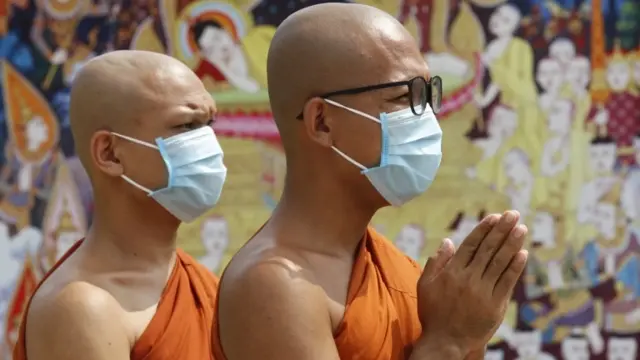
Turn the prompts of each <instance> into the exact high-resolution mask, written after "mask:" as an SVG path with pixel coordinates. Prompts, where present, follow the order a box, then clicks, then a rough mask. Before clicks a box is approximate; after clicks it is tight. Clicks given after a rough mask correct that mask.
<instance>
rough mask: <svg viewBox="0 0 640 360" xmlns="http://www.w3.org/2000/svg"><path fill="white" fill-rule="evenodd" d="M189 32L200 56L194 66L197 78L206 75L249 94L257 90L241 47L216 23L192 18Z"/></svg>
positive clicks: (258, 87)
mask: <svg viewBox="0 0 640 360" xmlns="http://www.w3.org/2000/svg"><path fill="white" fill-rule="evenodd" d="M191 31H192V32H193V38H194V39H195V41H196V43H197V45H198V49H199V51H200V56H201V59H200V62H199V63H198V65H197V66H196V68H195V69H194V71H195V73H196V75H198V77H200V79H202V80H203V81H204V80H205V79H206V78H209V80H211V81H213V82H214V83H216V84H218V85H219V84H221V83H222V84H227V83H228V84H230V85H232V86H234V87H236V88H238V89H239V90H242V91H246V92H249V93H253V92H256V91H258V90H260V85H259V84H258V83H257V82H256V81H255V80H254V79H252V78H251V76H250V75H249V68H248V65H247V59H246V58H245V55H244V51H243V50H242V46H241V45H240V44H239V42H238V40H237V39H234V38H233V35H232V34H230V33H229V32H228V31H227V30H225V29H224V28H223V27H222V26H221V25H220V24H219V23H218V22H216V21H215V20H201V21H196V22H195V23H194V24H193V25H192V28H191Z"/></svg>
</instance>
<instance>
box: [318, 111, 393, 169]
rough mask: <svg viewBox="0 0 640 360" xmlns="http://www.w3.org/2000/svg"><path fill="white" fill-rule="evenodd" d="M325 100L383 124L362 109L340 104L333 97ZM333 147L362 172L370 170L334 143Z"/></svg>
mask: <svg viewBox="0 0 640 360" xmlns="http://www.w3.org/2000/svg"><path fill="white" fill-rule="evenodd" d="M324 101H326V102H327V103H329V104H331V105H333V106H337V107H339V108H341V109H345V110H347V111H349V112H352V113H354V114H356V115H360V116H362V117H365V118H367V119H369V120H371V121H375V122H377V123H378V124H382V122H381V121H380V119H377V118H375V117H374V116H371V115H369V114H367V113H364V112H362V111H360V110H356V109H352V108H350V107H348V106H344V105H342V104H340V103H338V102H335V101H333V100H331V99H324ZM331 148H332V149H333V151H335V152H337V153H338V155H340V156H342V157H343V158H344V159H345V160H347V161H348V162H350V163H352V164H353V165H355V166H357V167H358V168H360V170H362V172H363V173H364V172H365V171H367V170H368V169H367V167H366V166H364V165H362V164H360V163H359V162H357V161H355V160H353V159H352V158H351V157H350V156H349V155H347V154H345V153H343V152H342V151H340V150H339V149H338V148H337V147H335V146H333V145H332V146H331Z"/></svg>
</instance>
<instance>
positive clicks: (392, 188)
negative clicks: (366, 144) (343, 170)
mask: <svg viewBox="0 0 640 360" xmlns="http://www.w3.org/2000/svg"><path fill="white" fill-rule="evenodd" d="M325 101H326V102H328V103H329V104H331V105H334V106H337V107H340V108H343V109H345V110H347V111H350V112H352V113H354V114H358V115H360V116H363V117H365V118H367V119H369V120H371V121H375V122H377V123H379V124H380V126H381V127H382V146H381V147H382V153H381V154H380V165H379V166H377V167H374V168H370V169H369V168H367V167H365V166H364V165H362V164H360V163H359V162H357V161H355V160H354V159H353V158H351V157H350V156H349V155H347V154H345V153H343V152H342V151H340V150H339V149H338V148H336V147H335V146H334V147H333V150H334V151H335V152H337V153H338V154H339V155H340V156H342V157H343V158H345V159H346V160H347V161H349V162H350V163H352V164H354V165H355V166H357V167H359V168H360V169H362V174H364V175H365V176H366V177H367V178H368V179H369V181H370V182H371V184H373V186H374V187H375V188H376V190H378V192H379V193H380V195H382V197H384V198H385V199H386V200H387V201H388V202H389V204H391V205H394V206H400V205H402V204H404V203H406V202H408V201H410V200H412V199H414V198H416V197H417V196H419V195H420V194H422V193H424V192H425V191H426V190H427V189H428V188H429V186H430V185H431V183H432V182H433V179H434V178H435V176H436V173H437V172H438V168H439V167H440V161H441V160H442V129H440V125H439V124H438V120H437V119H436V116H435V114H434V113H433V111H432V110H431V107H429V106H427V108H426V109H425V111H424V113H423V114H422V115H420V116H418V115H415V114H414V113H413V112H412V111H411V108H407V109H405V110H400V111H396V112H392V113H389V114H387V113H382V114H380V118H379V119H378V118H375V117H373V116H371V115H369V114H367V113H364V112H362V111H359V110H355V109H352V108H350V107H347V106H344V105H342V104H340V103H337V102H335V101H333V100H330V99H325Z"/></svg>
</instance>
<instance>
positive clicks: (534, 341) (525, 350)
mask: <svg viewBox="0 0 640 360" xmlns="http://www.w3.org/2000/svg"><path fill="white" fill-rule="evenodd" d="M511 345H512V346H513V347H514V348H515V350H516V351H517V352H518V355H519V356H520V358H524V359H535V358H536V356H537V355H538V354H540V352H541V351H542V336H541V334H540V332H539V331H521V332H516V333H514V334H513V335H512V339H511Z"/></svg>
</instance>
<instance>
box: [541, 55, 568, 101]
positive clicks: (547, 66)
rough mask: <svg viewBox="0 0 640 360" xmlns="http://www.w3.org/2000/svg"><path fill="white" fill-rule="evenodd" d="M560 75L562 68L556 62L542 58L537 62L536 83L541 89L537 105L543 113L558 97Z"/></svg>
mask: <svg viewBox="0 0 640 360" xmlns="http://www.w3.org/2000/svg"><path fill="white" fill-rule="evenodd" d="M562 75H563V72H562V66H561V65H560V62H559V61H558V60H556V59H552V58H544V59H542V60H540V61H539V62H538V67H537V71H536V81H537V82H538V85H540V88H541V89H542V92H541V93H540V95H538V105H539V106H540V109H542V111H543V112H545V113H546V112H547V111H549V108H550V107H551V104H552V103H553V101H554V100H556V99H557V98H558V96H559V95H560V88H561V86H562V79H563V77H562Z"/></svg>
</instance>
